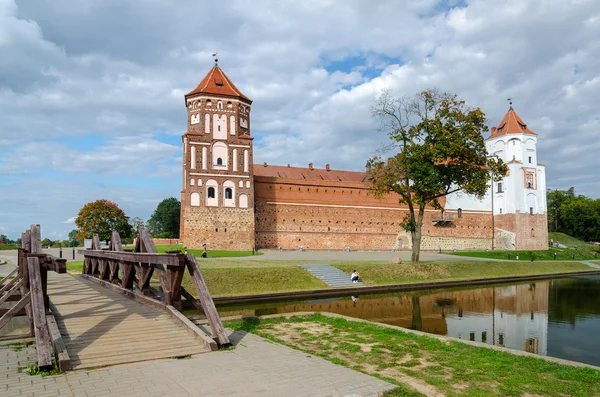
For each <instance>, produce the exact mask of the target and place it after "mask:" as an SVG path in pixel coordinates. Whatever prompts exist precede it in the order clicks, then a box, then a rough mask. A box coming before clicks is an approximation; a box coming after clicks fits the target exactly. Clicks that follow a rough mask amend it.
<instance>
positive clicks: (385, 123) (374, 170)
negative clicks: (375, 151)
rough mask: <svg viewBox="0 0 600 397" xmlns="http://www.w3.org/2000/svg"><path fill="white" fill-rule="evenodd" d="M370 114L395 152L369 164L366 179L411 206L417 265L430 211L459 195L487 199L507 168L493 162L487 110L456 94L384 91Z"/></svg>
mask: <svg viewBox="0 0 600 397" xmlns="http://www.w3.org/2000/svg"><path fill="white" fill-rule="evenodd" d="M371 110H372V114H373V116H374V117H376V118H377V119H379V120H380V122H381V130H382V131H385V132H387V133H388V135H389V138H390V140H391V144H389V145H387V146H386V147H384V150H386V151H391V150H393V151H395V152H396V153H395V154H394V155H393V156H392V157H391V158H389V159H387V160H386V161H384V160H382V159H381V157H373V158H371V159H369V161H368V162H367V179H368V180H369V181H370V183H371V188H372V191H373V193H374V195H375V196H376V197H382V196H384V195H386V194H389V193H396V194H398V196H399V202H400V203H401V204H406V205H407V206H408V214H407V215H405V217H404V219H403V221H402V223H401V225H402V227H403V228H404V229H405V230H406V231H408V232H410V234H411V239H412V261H413V262H418V261H419V255H420V251H421V228H422V226H423V215H424V214H425V207H426V206H431V207H433V208H436V209H440V210H441V209H442V207H441V205H440V203H439V200H440V198H442V197H444V196H446V195H448V194H451V193H454V192H458V191H462V192H465V193H467V194H470V195H474V196H476V197H477V198H482V197H483V196H484V195H485V193H486V192H487V191H488V190H489V184H488V183H489V181H490V179H491V176H490V172H491V174H492V175H493V178H494V180H498V181H499V180H501V178H502V176H503V175H505V174H506V172H507V171H508V168H507V167H506V165H505V164H504V163H503V162H502V161H501V160H499V159H497V158H495V157H488V153H487V151H486V148H485V142H484V139H483V136H482V134H483V133H485V132H486V131H487V130H488V128H487V126H486V118H485V114H484V113H483V111H481V109H479V108H475V109H470V108H467V106H466V105H465V102H464V101H463V100H461V99H459V98H457V96H456V95H453V94H448V93H439V92H438V91H436V90H427V91H424V92H421V93H419V94H417V95H415V96H414V97H413V98H406V97H405V98H395V97H393V96H392V95H391V94H390V92H389V91H384V92H383V93H382V95H381V96H380V97H379V98H378V99H377V100H376V101H375V104H374V105H373V107H372V109H371Z"/></svg>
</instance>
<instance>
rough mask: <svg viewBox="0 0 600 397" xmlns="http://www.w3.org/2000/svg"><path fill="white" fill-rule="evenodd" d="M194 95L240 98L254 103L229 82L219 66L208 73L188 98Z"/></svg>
mask: <svg viewBox="0 0 600 397" xmlns="http://www.w3.org/2000/svg"><path fill="white" fill-rule="evenodd" d="M194 94H216V95H224V96H233V97H240V98H243V99H245V100H247V101H249V102H252V100H251V99H250V98H248V97H247V96H246V95H244V94H242V92H241V91H240V90H238V88H237V87H236V86H235V85H234V84H233V83H232V82H231V80H229V77H227V75H226V74H225V73H224V72H223V71H222V70H221V68H220V67H219V66H218V65H215V66H213V68H212V69H211V70H210V72H208V74H207V75H206V76H204V78H203V79H202V81H201V82H200V84H198V86H197V87H196V88H195V89H193V90H192V91H190V92H189V93H188V94H187V95H186V97H188V96H190V95H194Z"/></svg>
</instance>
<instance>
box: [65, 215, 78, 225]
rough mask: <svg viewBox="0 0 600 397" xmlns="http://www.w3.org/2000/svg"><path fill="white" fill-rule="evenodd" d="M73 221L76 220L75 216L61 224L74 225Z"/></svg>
mask: <svg viewBox="0 0 600 397" xmlns="http://www.w3.org/2000/svg"><path fill="white" fill-rule="evenodd" d="M75 219H77V217H76V216H72V217H70V218H69V219H67V220H66V221H63V222H62V223H69V224H74V223H75Z"/></svg>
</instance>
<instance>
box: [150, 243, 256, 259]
mask: <svg viewBox="0 0 600 397" xmlns="http://www.w3.org/2000/svg"><path fill="white" fill-rule="evenodd" d="M173 250H181V252H184V251H185V250H186V249H185V248H183V244H170V245H157V246H156V251H158V252H159V253H164V252H165V251H173ZM187 252H188V253H189V254H194V255H195V256H197V257H200V255H202V250H201V249H188V250H187ZM206 254H207V256H208V258H227V257H232V258H233V257H239V256H252V251H219V250H207V251H206ZM254 255H255V256H258V255H262V252H255V253H254Z"/></svg>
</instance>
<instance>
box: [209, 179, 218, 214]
mask: <svg viewBox="0 0 600 397" xmlns="http://www.w3.org/2000/svg"><path fill="white" fill-rule="evenodd" d="M206 206H207V207H218V206H219V184H218V183H217V181H215V180H214V179H209V180H208V181H206Z"/></svg>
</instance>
